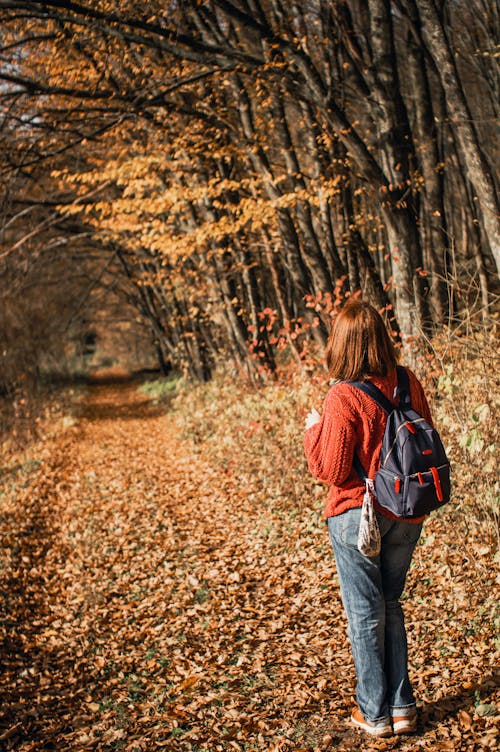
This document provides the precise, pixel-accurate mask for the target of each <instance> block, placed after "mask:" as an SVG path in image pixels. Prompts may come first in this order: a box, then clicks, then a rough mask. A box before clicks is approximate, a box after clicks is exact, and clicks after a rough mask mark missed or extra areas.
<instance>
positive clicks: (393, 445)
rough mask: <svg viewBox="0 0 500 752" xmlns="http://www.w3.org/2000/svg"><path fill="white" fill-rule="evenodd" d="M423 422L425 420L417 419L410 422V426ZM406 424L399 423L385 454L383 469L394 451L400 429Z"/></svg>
mask: <svg viewBox="0 0 500 752" xmlns="http://www.w3.org/2000/svg"><path fill="white" fill-rule="evenodd" d="M409 422H410V421H406V423H409ZM425 422H426V420H425V418H417V419H416V420H412V421H411V424H412V425H414V424H415V423H425ZM406 423H401V425H400V426H399V428H398V430H397V431H396V436H395V437H394V441H393V442H392V446H391V448H390V449H389V451H388V452H387V454H386V456H385V460H384V464H383V467H385V466H386V464H387V462H388V460H389V457H390V456H391V454H392V452H393V450H394V447H395V445H396V442H397V440H398V434H399V432H400V431H401V429H402V428H406ZM410 433H411V431H410Z"/></svg>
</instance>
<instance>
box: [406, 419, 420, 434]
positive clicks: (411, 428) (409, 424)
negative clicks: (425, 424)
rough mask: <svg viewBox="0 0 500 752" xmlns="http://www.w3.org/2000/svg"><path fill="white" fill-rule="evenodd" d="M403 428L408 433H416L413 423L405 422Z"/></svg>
mask: <svg viewBox="0 0 500 752" xmlns="http://www.w3.org/2000/svg"><path fill="white" fill-rule="evenodd" d="M405 426H406V428H407V429H408V430H409V432H410V433H413V434H415V433H417V429H416V428H415V426H414V425H413V423H410V421H408V420H407V421H406V423H405Z"/></svg>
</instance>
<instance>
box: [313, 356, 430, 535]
mask: <svg viewBox="0 0 500 752" xmlns="http://www.w3.org/2000/svg"><path fill="white" fill-rule="evenodd" d="M407 371H408V376H409V381H410V396H411V404H412V407H413V409H414V410H416V411H417V412H418V413H420V415H422V417H424V418H425V419H426V420H427V421H429V422H430V423H432V418H431V414H430V410H429V405H428V403H427V399H426V397H425V394H424V391H423V389H422V385H421V384H420V382H419V381H418V379H417V377H416V376H415V374H414V373H412V371H410V370H409V369H407ZM370 381H371V382H372V383H373V384H375V386H377V387H378V388H379V389H380V390H381V391H382V392H383V393H384V394H385V396H386V397H387V398H388V399H389V400H391V402H393V403H394V399H393V394H394V390H395V388H396V385H397V376H396V371H395V370H394V371H392V372H391V373H390V374H389V375H388V376H384V377H379V376H372V377H370ZM386 422H387V414H386V413H385V411H384V410H382V408H381V407H379V406H378V405H377V403H376V402H375V401H374V400H373V399H372V398H371V397H369V396H368V395H367V394H365V393H364V392H361V391H360V390H359V389H356V388H355V387H353V386H349V384H347V383H345V382H339V383H338V384H334V386H332V387H331V388H330V390H329V391H328V394H327V395H326V399H325V404H324V408H323V415H322V416H321V420H320V422H319V423H316V425H314V426H311V428H309V429H308V430H307V431H306V434H305V437H304V449H305V453H306V457H307V461H308V466H309V471H310V472H311V474H312V475H313V476H314V477H315V478H317V479H318V480H321V481H324V482H325V483H328V484H330V490H329V493H328V498H327V501H326V506H325V517H333V516H334V515H337V514H342V512H345V511H346V510H347V509H353V508H354V507H360V506H362V504H363V495H364V492H365V484H364V483H363V481H362V480H361V479H360V477H359V476H358V474H357V473H356V471H355V470H354V468H353V466H352V460H353V455H354V450H356V452H357V454H358V457H359V459H360V460H361V464H362V465H363V467H364V468H365V470H366V472H367V473H368V477H369V478H374V477H375V473H376V471H377V470H378V468H379V465H380V463H379V455H380V449H381V447H382V438H383V435H384V431H385V426H386ZM376 506H377V505H376ZM377 508H378V509H379V511H380V512H382V513H383V514H385V515H386V516H387V517H391V518H392V519H397V518H396V517H394V515H392V514H391V513H390V512H388V511H387V510H384V509H382V508H380V507H377ZM423 519H424V518H423V517H421V518H418V519H416V518H415V519H413V520H412V522H421V521H422V520H423Z"/></svg>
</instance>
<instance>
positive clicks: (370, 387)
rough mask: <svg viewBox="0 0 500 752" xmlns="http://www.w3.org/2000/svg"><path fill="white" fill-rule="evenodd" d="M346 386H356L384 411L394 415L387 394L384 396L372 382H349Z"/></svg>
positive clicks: (392, 406)
mask: <svg viewBox="0 0 500 752" xmlns="http://www.w3.org/2000/svg"><path fill="white" fill-rule="evenodd" d="M346 384H349V385H350V386H354V387H355V388H356V389H359V390H360V391H361V392H364V393H365V394H367V395H368V396H369V397H371V398H372V400H374V401H375V402H376V403H377V405H379V406H380V407H381V408H382V410H385V412H386V413H387V414H389V413H392V411H393V410H394V405H393V404H392V402H390V401H389V400H388V399H387V397H386V396H385V394H383V393H382V392H381V391H380V389H379V388H378V387H376V386H375V384H372V383H371V382H370V381H347V382H346Z"/></svg>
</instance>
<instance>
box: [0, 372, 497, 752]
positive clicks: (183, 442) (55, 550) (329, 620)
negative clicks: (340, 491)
mask: <svg viewBox="0 0 500 752" xmlns="http://www.w3.org/2000/svg"><path fill="white" fill-rule="evenodd" d="M276 470H277V469H276V468H273V469H271V470H270V472H276ZM278 471H279V469H278ZM245 478H246V476H242V475H240V474H239V473H238V471H237V467H236V469H235V466H234V464H231V463H230V462H228V463H227V465H226V466H217V465H215V464H214V463H213V462H211V461H210V460H209V458H208V457H206V456H204V453H203V448H202V449H201V450H198V451H196V452H194V451H193V447H192V446H191V443H190V442H189V441H188V440H187V439H186V438H183V437H181V436H180V435H179V429H178V426H177V424H176V422H175V420H174V419H173V418H172V416H170V415H169V413H168V412H167V411H166V408H165V407H158V406H155V405H154V404H152V403H151V402H148V400H147V399H146V398H145V397H144V396H142V395H140V394H139V392H137V391H136V389H135V388H134V387H133V386H132V385H130V384H116V385H96V386H93V387H91V388H90V389H89V390H88V393H87V396H86V398H85V401H84V403H83V404H82V406H81V415H80V417H79V419H78V423H77V424H76V425H74V426H69V427H68V428H67V429H66V430H65V431H64V432H61V434H60V435H59V436H58V437H57V438H55V439H51V440H50V441H48V442H46V444H45V445H44V448H43V450H41V451H40V456H39V458H38V459H36V461H35V460H34V461H32V462H30V463H26V464H25V465H23V466H22V467H19V468H17V469H15V470H13V471H12V473H11V476H10V477H9V478H8V479H7V481H6V482H5V486H4V492H3V496H2V497H1V501H2V506H1V518H0V524H1V530H0V532H1V537H2V541H3V549H2V552H1V555H0V556H1V562H0V563H1V565H2V566H1V569H0V579H1V586H2V591H3V596H2V604H1V611H2V613H1V619H2V622H1V630H2V632H1V636H2V637H3V645H4V647H3V650H2V655H1V659H2V669H1V675H0V692H1V695H2V702H1V705H2V708H1V715H0V747H1V748H2V749H5V750H19V751H21V750H22V751H23V752H28V751H29V750H57V752H64V751H65V750H78V751H80V750H131V751H132V750H137V751H138V752H139V751H140V750H143V751H146V752H149V751H150V750H151V752H153V751H154V750H156V749H168V750H170V749H171V750H179V751H185V752H202V751H203V752H212V751H214V752H215V750H223V751H225V750H228V751H229V750H261V751H262V752H264V751H265V752H268V751H269V752H271V750H275V751H276V752H278V750H289V749H290V750H311V752H312V750H351V749H360V739H361V738H362V737H360V736H359V735H358V733H357V732H356V731H352V730H350V729H349V726H348V723H347V718H348V715H349V712H350V708H351V706H352V698H353V690H354V678H353V670H352V665H351V659H350V653H349V649H348V643H347V638H346V633H345V621H344V618H343V615H342V612H341V607H340V599H339V594H338V585H337V583H336V578H335V573H334V567H333V561H332V557H331V554H330V552H329V550H328V545H327V540H326V534H325V533H323V532H321V533H320V534H318V523H317V522H316V523H313V522H312V521H311V520H312V519H313V516H312V515H311V512H310V510H303V514H297V510H294V511H295V513H294V514H292V513H291V510H290V514H289V515H287V513H286V507H285V508H284V507H283V506H282V505H281V506H280V503H278V501H277V500H273V499H268V498H265V497H264V496H263V495H262V494H259V488H258V483H256V485H255V487H254V486H252V484H251V483H249V482H248V480H245ZM299 511H300V510H299ZM434 525H435V530H436V532H439V521H437V522H435V523H434ZM320 530H321V528H320ZM434 534H435V533H434V531H431V533H430V535H431V536H432V535H434ZM422 552H423V553H422ZM436 556H439V554H434V551H433V550H432V553H431V548H430V547H429V546H427V549H425V548H422V549H421V550H420V553H418V554H417V556H416V567H415V568H416V573H417V576H418V575H419V574H421V571H422V569H423V567H424V564H425V562H427V563H430V565H431V566H434V567H436V566H437V565H438V564H439V566H441V567H443V566H445V567H447V568H448V569H447V571H441V572H440V573H436V572H434V575H433V576H434V577H436V578H437V577H438V576H439V577H440V578H441V579H442V580H443V581H444V582H445V585H443V587H444V591H441V590H440V589H439V587H437V588H434V590H433V591H432V592H431V593H429V584H427V585H425V584H423V578H422V577H420V580H419V581H418V583H413V584H410V590H411V598H412V607H413V601H415V607H414V609H413V610H412V615H411V616H410V618H409V633H410V641H411V643H412V649H413V650H414V654H415V664H414V665H415V667H419V670H418V680H417V691H418V690H419V689H420V691H421V696H422V694H423V693H424V691H425V692H426V694H427V697H426V698H424V702H423V724H424V725H423V726H422V728H421V734H420V735H419V737H417V739H414V740H412V739H409V738H406V739H404V738H403V739H389V740H379V741H378V742H370V741H366V742H365V740H364V739H363V745H364V746H363V747H362V749H366V750H368V749H379V750H380V749H395V748H397V749H400V750H412V749H416V748H417V747H418V748H419V749H420V748H422V749H432V750H437V749H453V750H475V749H488V748H490V749H493V748H494V746H495V744H496V741H495V739H496V738H497V737H496V736H495V734H496V731H495V726H494V722H493V720H492V719H490V718H488V717H476V716H475V715H474V700H475V698H476V700H477V699H478V698H480V699H481V700H483V699H484V698H489V701H491V698H492V697H493V692H494V687H495V677H494V674H493V669H492V668H491V664H490V656H491V654H492V651H493V650H494V646H493V644H492V640H493V638H492V636H491V635H490V634H485V633H484V631H483V632H481V629H482V626H481V623H480V620H479V621H478V619H479V617H478V616H477V612H478V603H479V601H480V599H481V597H483V596H481V595H480V594H478V593H477V587H476V586H475V585H474V583H473V582H469V581H468V579H467V577H466V576H461V575H460V574H457V573H459V572H460V567H459V565H460V561H461V560H462V558H463V556H464V552H463V550H461V547H460V546H458V547H457V546H455V547H453V546H452V545H450V546H449V547H448V548H447V553H446V561H445V562H444V564H443V560H439V561H438V560H437V559H436ZM429 577H430V579H432V577H431V575H429ZM447 578H448V587H449V583H450V582H451V581H452V580H453V588H454V595H453V599H454V601H453V603H452V604H450V603H448V602H447V601H446V598H443V592H446V581H447ZM474 599H475V600H474ZM483 601H484V597H483V600H482V601H481V603H482V602H483ZM448 609H451V612H453V613H452V616H453V618H454V619H455V622H456V623H455V622H453V621H450V614H449V613H448V612H447V610H448ZM465 609H470V613H472V614H475V615H476V621H475V622H474V624H475V632H474V631H473V632H471V633H470V634H469V635H466V634H465V632H464V630H463V629H462V627H463V624H467V623H470V619H468V617H467V614H466V613H461V611H464V610H465ZM446 630H449V631H448V632H447V633H446V634H444V632H445V631H446ZM461 630H462V631H461ZM462 632H463V633H462ZM476 634H478V635H479V636H480V639H479V638H478V639H476V637H475V636H474V635H476ZM439 635H441V637H442V641H441V643H439V642H437V636H439ZM471 635H472V636H471ZM438 656H441V657H440V658H439V657H438ZM439 661H444V663H442V664H440V663H439ZM414 671H415V673H417V668H414ZM476 704H477V703H476ZM417 741H418V743H417Z"/></svg>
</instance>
